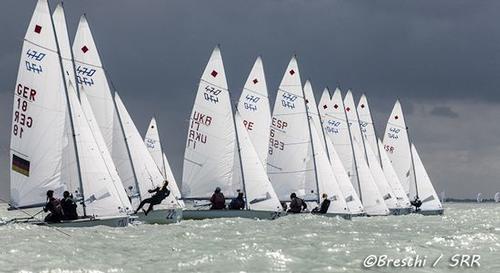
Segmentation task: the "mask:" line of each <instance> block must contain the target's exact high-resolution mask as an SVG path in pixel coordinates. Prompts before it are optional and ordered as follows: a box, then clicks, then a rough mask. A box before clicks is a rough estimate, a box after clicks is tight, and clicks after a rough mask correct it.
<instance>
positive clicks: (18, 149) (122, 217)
mask: <svg viewBox="0 0 500 273" xmlns="http://www.w3.org/2000/svg"><path fill="white" fill-rule="evenodd" d="M22 52H23V54H22V56H21V64H20V66H19V70H18V78H17V88H16V93H15V97H14V109H13V117H14V119H13V123H12V135H11V149H10V156H11V158H12V161H11V173H10V176H11V181H10V183H11V184H10V186H11V203H10V206H11V209H23V208H34V207H41V206H43V205H45V200H46V197H45V192H46V191H47V190H54V191H55V195H56V196H59V195H61V193H62V191H64V190H68V191H70V192H72V193H74V195H75V197H76V199H77V200H79V202H80V204H81V206H80V208H79V209H80V210H81V211H80V214H81V215H83V217H81V218H80V219H77V220H64V221H62V222H60V223H53V224H51V225H54V226H63V227H85V226H96V225H108V226H126V225H128V222H129V216H128V215H127V211H128V210H129V209H130V203H129V201H128V199H127V198H126V194H125V191H124V189H123V188H122V187H121V186H120V185H119V183H120V181H119V180H115V178H114V177H113V176H112V174H111V173H110V171H109V169H108V166H109V165H108V163H109V162H107V161H106V158H105V156H103V155H102V151H101V150H100V147H99V145H98V143H97V141H96V138H95V136H94V134H93V132H92V131H91V128H90V126H89V123H88V122H87V119H86V116H85V115H84V114H83V111H82V108H81V105H80V103H79V101H78V97H77V90H76V87H75V78H74V70H73V62H72V53H71V48H70V46H69V40H68V35H67V29H66V20H65V17H64V10H63V7H62V5H61V4H59V5H58V6H57V8H56V9H55V11H54V15H53V17H51V15H50V9H49V5H48V2H47V0H39V1H38V2H37V5H36V8H35V11H34V13H33V16H32V18H31V22H30V25H29V27H28V30H27V33H26V36H25V40H24V44H23V49H22ZM65 160H67V161H70V162H72V163H74V166H75V167H74V168H69V167H68V166H70V165H71V164H67V162H63V161H65ZM13 220H14V221H11V222H25V223H33V224H42V225H43V224H46V223H44V222H41V221H39V220H36V219H35V218H33V217H30V218H26V219H13Z"/></svg>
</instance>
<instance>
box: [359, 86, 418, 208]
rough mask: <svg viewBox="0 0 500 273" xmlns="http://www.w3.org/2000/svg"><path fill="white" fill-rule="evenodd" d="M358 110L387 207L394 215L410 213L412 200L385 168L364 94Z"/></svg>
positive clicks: (368, 149) (373, 168)
mask: <svg viewBox="0 0 500 273" xmlns="http://www.w3.org/2000/svg"><path fill="white" fill-rule="evenodd" d="M357 112H358V117H359V127H360V129H361V133H362V137H363V138H364V148H365V152H366V157H367V159H368V164H369V166H370V170H371V172H372V175H373V178H374V179H375V182H376V183H377V186H378V189H379V191H380V193H381V194H382V195H383V197H384V201H385V203H386V205H387V207H388V208H389V210H390V211H391V213H392V214H394V215H400V214H408V213H410V211H411V206H410V200H408V197H407V196H406V194H405V193H404V191H402V186H401V185H400V182H399V180H398V179H397V177H393V176H391V174H390V173H389V172H390V170H388V171H386V170H384V169H383V165H382V159H381V157H382V156H381V154H380V147H379V145H378V139H377V134H376V132H375V126H374V123H373V119H372V114H371V111H370V106H369V105H368V99H367V97H366V95H364V94H363V95H362V96H361V98H360V99H359V103H358V106H357ZM389 164H390V162H389ZM388 168H391V166H388ZM388 176H390V177H388Z"/></svg>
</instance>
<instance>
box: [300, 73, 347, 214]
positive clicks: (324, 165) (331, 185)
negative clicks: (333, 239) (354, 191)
mask: <svg viewBox="0 0 500 273" xmlns="http://www.w3.org/2000/svg"><path fill="white" fill-rule="evenodd" d="M304 97H305V102H306V106H307V113H308V114H309V123H310V126H311V145H312V147H314V155H313V156H312V158H313V160H314V161H315V164H314V166H315V167H316V172H315V175H316V176H317V177H316V179H317V188H318V189H317V194H318V199H319V197H321V196H322V195H323V194H324V193H326V194H327V195H328V199H329V200H330V201H331V203H330V207H329V208H328V212H327V213H333V214H349V213H350V212H349V209H348V207H347V203H346V199H345V197H344V194H343V193H342V190H341V189H340V187H339V184H338V182H337V179H336V177H335V174H334V173H333V170H332V166H331V164H330V160H329V158H328V153H327V149H326V142H325V136H324V133H323V129H322V126H321V120H320V116H319V113H318V108H317V106H316V99H315V98H314V93H313V89H312V85H311V83H310V81H306V83H305V84H304ZM318 201H319V200H318Z"/></svg>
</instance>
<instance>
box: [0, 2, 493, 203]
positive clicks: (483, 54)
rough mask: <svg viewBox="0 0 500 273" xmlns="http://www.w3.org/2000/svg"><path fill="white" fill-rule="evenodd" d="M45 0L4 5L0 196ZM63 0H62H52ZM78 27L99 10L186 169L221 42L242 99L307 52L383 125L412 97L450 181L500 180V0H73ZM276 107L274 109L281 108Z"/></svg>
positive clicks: (443, 183)
mask: <svg viewBox="0 0 500 273" xmlns="http://www.w3.org/2000/svg"><path fill="white" fill-rule="evenodd" d="M35 3H36V1H35V0H22V1H17V0H5V1H2V8H1V9H0V25H1V26H2V27H1V28H0V109H1V110H0V112H1V114H0V132H1V133H0V184H1V186H0V196H2V198H4V199H5V198H8V195H9V193H8V192H7V189H6V187H5V185H6V184H8V179H9V178H8V177H9V175H8V172H9V141H10V126H11V125H10V122H11V117H12V102H13V91H14V87H15V84H16V73H17V69H18V65H19V58H20V53H21V52H20V51H21V47H22V41H23V37H24V34H25V32H26V28H27V26H28V23H29V20H30V17H31V14H32V12H33V9H34V6H35ZM50 3H51V6H52V8H54V7H55V5H56V4H57V2H56V1H53V0H50ZM64 5H65V9H66V18H67V20H68V28H69V32H70V37H74V33H75V31H76V27H77V23H78V19H79V17H80V15H81V14H83V13H86V14H87V18H88V20H89V22H90V24H91V27H92V31H93V35H94V38H95V40H96V43H97V46H98V47H99V50H100V55H101V59H102V61H103V64H104V66H105V67H106V69H107V71H108V72H109V75H110V77H111V80H112V81H113V83H114V85H115V87H116V88H117V89H118V90H119V91H120V95H121V97H122V99H123V101H124V103H125V105H126V106H127V108H128V110H129V112H130V114H131V115H132V118H133V119H134V121H135V123H136V125H137V127H138V128H139V129H140V130H141V133H142V134H144V133H145V130H146V128H147V126H148V123H149V120H150V118H151V117H152V116H153V115H155V116H156V117H157V120H158V122H159V123H158V126H159V129H160V134H161V139H162V142H163V147H164V149H165V150H166V153H167V157H168V160H169V162H170V164H171V166H172V169H173V172H174V175H175V176H176V178H177V180H178V181H180V180H181V176H182V161H183V155H184V146H185V138H186V134H187V120H188V118H189V115H190V112H191V108H192V105H193V103H194V98H195V92H196V90H197V85H198V81H199V77H200V76H201V73H202V71H203V69H204V67H205V65H206V62H207V61H208V58H209V56H210V53H211V51H212V49H213V48H214V46H215V45H217V44H220V45H221V51H222V56H223V60H224V64H225V69H226V75H227V78H228V84H229V89H230V92H231V95H232V99H233V100H234V102H235V103H236V101H237V98H238V97H239V95H240V93H241V90H242V88H243V85H244V82H245V80H246V77H247V74H248V73H249V72H250V69H251V67H252V65H253V62H254V61H255V58H256V57H257V56H259V55H261V56H262V57H263V60H264V66H265V71H266V78H267V83H268V88H269V93H270V97H271V101H272V102H274V97H275V95H276V90H277V87H278V84H279V82H280V80H281V77H282V75H283V73H284V69H285V68H286V65H287V64H288V61H289V59H290V57H291V55H292V54H296V55H297V58H298V61H299V68H300V72H301V76H302V80H303V81H305V80H306V79H310V80H311V81H312V84H313V88H314V91H315V94H316V96H317V100H319V96H320V94H321V92H322V90H323V88H324V87H325V86H329V87H330V88H331V89H333V88H335V87H337V86H339V87H340V88H341V89H342V90H343V91H346V90H347V89H348V88H350V89H352V90H353V92H354V95H355V98H356V99H359V97H360V96H361V94H362V93H365V94H366V95H367V96H368V100H369V103H370V109H371V110H372V112H373V113H372V114H373V116H374V119H375V123H376V128H377V131H378V132H379V134H380V133H383V132H384V130H385V124H386V121H387V118H388V115H389V114H390V112H391V110H392V106H393V104H394V102H395V100H396V99H400V100H401V102H402V105H403V110H404V111H405V114H406V120H407V123H408V126H409V130H410V134H411V137H412V139H413V141H414V143H415V145H416V146H417V149H418V150H419V154H420V156H421V158H422V160H423V162H424V164H425V166H426V168H427V171H428V172H429V175H430V177H431V179H432V181H433V183H434V186H435V188H436V190H437V192H438V193H439V192H441V191H445V192H446V196H447V197H458V198H473V197H475V196H476V194H477V193H478V192H482V193H483V196H484V197H487V198H492V196H493V195H494V193H495V192H498V191H500V168H499V167H500V137H498V136H500V127H499V126H496V127H495V124H498V118H499V117H500V107H499V106H500V92H499V91H500V90H499V89H500V28H499V27H498V26H499V25H500V17H499V16H498V12H499V11H500V1H493V0H492V1H488V0H486V1H473V0H469V1H463V0H436V1H405V0H401V1H389V0H384V1H380V0H374V1H357V0H352V1H337V0H317V1H306V0H288V1H284V0H254V1H245V0H232V1H220V0H210V1H206V0H179V1H163V0H142V1H134V0H107V1H99V0H68V1H65V2H64ZM271 109H272V108H271Z"/></svg>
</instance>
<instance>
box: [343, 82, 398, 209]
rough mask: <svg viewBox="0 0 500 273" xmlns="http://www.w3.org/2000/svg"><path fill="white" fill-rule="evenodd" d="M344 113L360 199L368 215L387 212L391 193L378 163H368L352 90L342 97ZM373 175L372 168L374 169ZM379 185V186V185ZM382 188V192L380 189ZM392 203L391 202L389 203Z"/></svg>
mask: <svg viewBox="0 0 500 273" xmlns="http://www.w3.org/2000/svg"><path fill="white" fill-rule="evenodd" d="M344 106H345V113H346V116H347V121H348V123H349V128H350V134H351V140H352V145H353V150H354V157H355V167H356V168H357V175H358V179H359V185H360V192H361V194H360V195H361V201H362V202H363V206H364V208H365V210H366V213H367V214H368V215H384V214H387V213H388V212H389V211H388V208H387V205H386V200H385V199H387V200H391V198H392V196H393V194H391V193H390V192H386V191H390V188H389V187H388V185H387V181H386V180H385V176H384V175H382V172H380V171H381V170H380V165H378V163H377V164H375V166H371V165H369V161H368V156H367V152H366V145H365V142H364V139H363V136H362V133H361V128H360V126H359V117H358V113H357V110H356V105H355V103H354V98H353V96H352V92H351V91H350V90H349V91H347V94H346V96H345V98H344ZM377 166H378V167H379V169H377V171H379V172H375V175H374V173H373V171H372V168H374V169H376V167H377ZM379 185H381V186H379ZM381 189H383V190H384V192H382V191H381ZM392 200H394V199H392ZM391 205H392V203H391Z"/></svg>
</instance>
